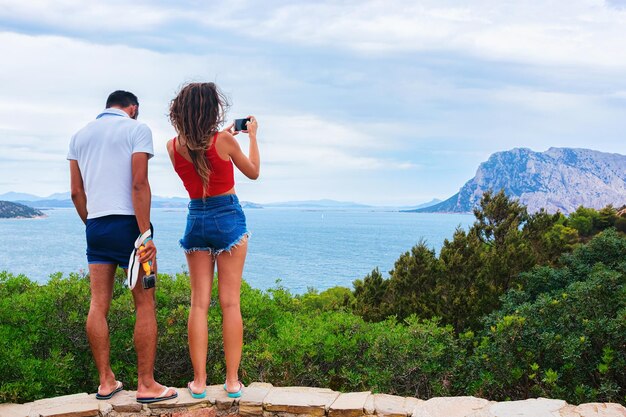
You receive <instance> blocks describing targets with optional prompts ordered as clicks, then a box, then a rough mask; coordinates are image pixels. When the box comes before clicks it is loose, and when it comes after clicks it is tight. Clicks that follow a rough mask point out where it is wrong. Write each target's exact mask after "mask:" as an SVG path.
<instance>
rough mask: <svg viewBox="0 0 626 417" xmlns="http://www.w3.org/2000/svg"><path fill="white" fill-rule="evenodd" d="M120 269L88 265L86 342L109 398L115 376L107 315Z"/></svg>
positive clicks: (102, 387)
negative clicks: (116, 275) (110, 357)
mask: <svg viewBox="0 0 626 417" xmlns="http://www.w3.org/2000/svg"><path fill="white" fill-rule="evenodd" d="M116 267H117V265H111V264H89V279H90V282H91V283H90V287H91V304H90V305H89V314H88V315H87V326H86V327H87V338H88V339H89V345H90V346H91V353H92V354H93V358H94V361H95V362H96V368H97V369H98V375H99V376H100V391H99V392H100V394H104V395H106V394H108V393H110V392H111V391H113V390H114V389H115V388H116V382H115V375H114V374H113V371H112V370H111V364H110V359H109V352H110V345H109V325H108V323H107V314H108V313H109V308H110V307H111V298H112V296H113V279H114V276H115V268H116Z"/></svg>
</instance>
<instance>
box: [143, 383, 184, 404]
mask: <svg viewBox="0 0 626 417" xmlns="http://www.w3.org/2000/svg"><path fill="white" fill-rule="evenodd" d="M171 389H174V388H169V387H165V388H163V392H161V394H160V395H159V396H158V397H137V402H138V403H142V404H152V403H156V402H159V401H165V400H173V399H174V398H176V397H178V393H177V392H176V390H175V389H174V394H172V395H168V396H167V397H165V394H167V392H168V391H169V390H171Z"/></svg>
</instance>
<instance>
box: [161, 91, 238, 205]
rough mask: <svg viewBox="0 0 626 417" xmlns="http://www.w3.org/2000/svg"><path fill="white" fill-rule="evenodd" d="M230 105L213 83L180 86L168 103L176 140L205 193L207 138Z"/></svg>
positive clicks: (208, 173) (215, 130) (209, 172)
mask: <svg viewBox="0 0 626 417" xmlns="http://www.w3.org/2000/svg"><path fill="white" fill-rule="evenodd" d="M229 106H230V104H229V103H228V100H227V99H226V97H225V96H224V94H223V93H222V92H221V91H220V90H219V89H218V88H217V86H216V85H215V83H189V84H187V85H184V86H183V87H182V88H181V89H180V91H179V93H178V95H176V97H175V98H174V99H173V100H172V102H171V103H170V115H169V118H170V122H171V123H172V126H174V129H176V132H177V133H178V140H179V142H180V143H181V145H183V144H184V145H185V146H186V147H187V150H188V151H189V157H190V158H191V162H192V163H193V166H194V168H195V169H196V172H197V173H198V175H199V176H200V178H201V179H202V185H203V188H204V194H205V195H206V193H207V187H208V184H209V175H211V164H210V162H209V160H208V158H207V155H206V153H207V149H208V148H209V143H210V142H211V138H212V137H213V135H215V133H216V132H217V131H218V128H219V126H220V125H221V124H222V123H224V117H225V115H226V111H227V110H228V107H229Z"/></svg>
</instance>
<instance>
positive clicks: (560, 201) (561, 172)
mask: <svg viewBox="0 0 626 417" xmlns="http://www.w3.org/2000/svg"><path fill="white" fill-rule="evenodd" d="M489 189H492V190H494V191H500V190H501V189H504V192H505V193H506V194H507V195H508V196H510V197H514V198H518V199H519V201H520V202H521V203H522V204H525V205H526V206H527V207H528V210H529V211H530V212H536V211H538V210H539V209H541V208H545V209H546V210H547V211H548V212H551V213H554V212H556V211H560V212H562V213H565V214H567V213H570V212H572V211H574V210H576V208H577V207H578V206H580V205H582V206H585V207H591V208H596V209H597V208H602V207H605V206H607V205H608V204H613V205H614V206H621V205H623V204H624V203H626V156H624V155H620V154H611V153H604V152H598V151H593V150H589V149H572V148H550V149H548V150H547V151H545V152H534V151H532V150H530V149H526V148H516V149H512V150H510V151H505V152H497V153H495V154H493V155H491V156H490V157H489V159H488V160H487V161H486V162H483V163H482V164H480V166H479V167H478V170H477V171H476V176H475V177H474V178H472V179H471V180H469V181H468V182H466V183H465V185H464V186H463V187H461V189H460V190H459V192H458V193H457V194H455V195H453V196H452V197H450V198H449V199H447V200H445V201H443V202H441V203H439V204H436V205H434V206H431V207H427V208H423V209H418V210H412V211H416V212H422V213H425V212H427V213H435V212H438V213H439V212H454V213H464V212H471V211H472V210H473V209H474V207H476V206H477V205H478V203H479V202H480V198H481V196H482V195H483V193H484V192H485V191H487V190H489Z"/></svg>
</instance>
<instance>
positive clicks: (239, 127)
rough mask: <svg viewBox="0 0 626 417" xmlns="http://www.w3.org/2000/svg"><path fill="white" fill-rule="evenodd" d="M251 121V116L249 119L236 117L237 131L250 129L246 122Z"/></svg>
mask: <svg viewBox="0 0 626 417" xmlns="http://www.w3.org/2000/svg"><path fill="white" fill-rule="evenodd" d="M249 121H250V119H249V118H247V119H235V132H238V131H240V130H248V127H247V126H246V124H247V123H248V122H249Z"/></svg>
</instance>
